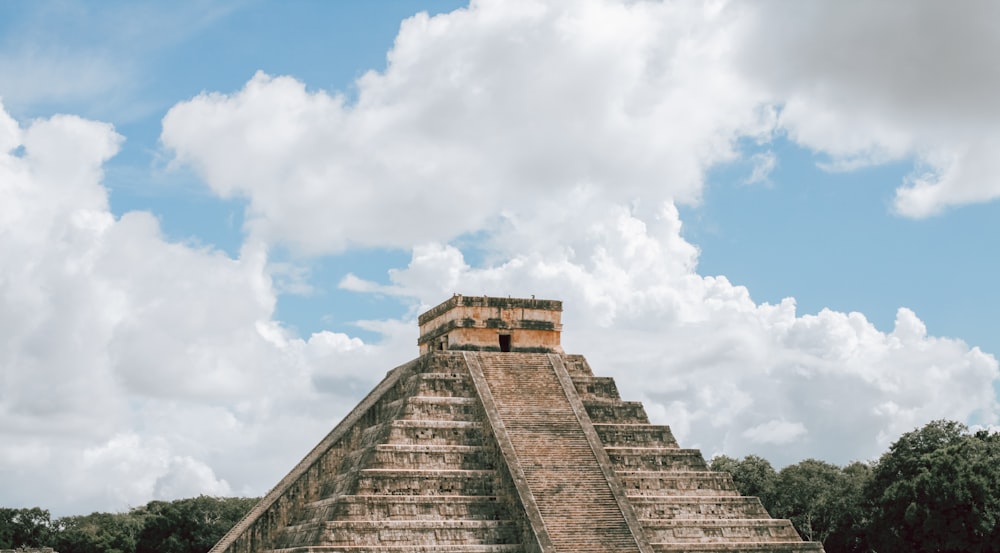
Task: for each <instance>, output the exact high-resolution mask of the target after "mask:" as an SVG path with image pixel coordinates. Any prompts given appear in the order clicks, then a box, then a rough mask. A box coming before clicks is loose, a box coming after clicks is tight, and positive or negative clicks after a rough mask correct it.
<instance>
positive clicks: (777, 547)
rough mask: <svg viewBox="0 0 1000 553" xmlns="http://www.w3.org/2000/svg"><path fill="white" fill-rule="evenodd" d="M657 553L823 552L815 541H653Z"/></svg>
mask: <svg viewBox="0 0 1000 553" xmlns="http://www.w3.org/2000/svg"><path fill="white" fill-rule="evenodd" d="M651 545H652V546H653V551H656V552H657V553H681V552H683V553H823V546H822V545H821V544H819V543H816V542H803V541H800V542H739V541H731V542H729V543H653V544H651Z"/></svg>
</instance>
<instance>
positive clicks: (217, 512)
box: [135, 495, 257, 553]
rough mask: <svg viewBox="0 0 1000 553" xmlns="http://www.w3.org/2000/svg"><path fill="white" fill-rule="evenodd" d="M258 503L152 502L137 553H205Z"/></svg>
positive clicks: (210, 500) (233, 499)
mask: <svg viewBox="0 0 1000 553" xmlns="http://www.w3.org/2000/svg"><path fill="white" fill-rule="evenodd" d="M256 503H257V500H256V499H251V498H240V497H230V498H217V497H208V496H204V495H203V496H199V497H195V498H191V499H180V500H177V501H172V502H169V503H168V502H164V501H151V502H150V503H148V504H147V505H146V506H145V507H144V508H141V509H140V510H141V511H142V514H144V516H145V517H146V518H145V523H144V525H143V528H142V532H140V534H139V538H138V541H137V543H136V548H135V550H136V553H204V552H206V551H208V550H209V549H211V548H212V546H213V545H215V543H216V542H217V541H219V539H221V538H222V536H223V534H225V533H226V532H227V531H228V530H229V529H230V528H231V527H232V526H233V525H234V524H236V522H237V521H239V520H240V519H241V518H242V517H243V515H244V514H246V512H247V511H249V510H250V508H251V507H253V505H254V504H256Z"/></svg>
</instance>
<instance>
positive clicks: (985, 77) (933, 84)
mask: <svg viewBox="0 0 1000 553" xmlns="http://www.w3.org/2000/svg"><path fill="white" fill-rule="evenodd" d="M743 13H744V16H745V17H746V20H747V22H748V24H747V25H746V26H745V27H742V28H741V29H740V30H741V31H743V32H745V33H746V34H744V35H743V36H742V38H741V39H740V40H739V43H740V46H741V47H740V48H739V49H736V50H734V52H735V53H736V56H737V59H738V61H736V62H735V63H734V64H733V66H734V67H737V68H739V70H740V72H741V73H742V74H744V75H745V76H746V78H748V79H751V80H753V81H754V82H756V83H757V84H758V86H761V87H764V88H766V89H767V91H768V95H769V96H770V97H771V98H772V100H771V102H773V103H774V104H776V105H778V106H780V108H781V115H780V117H779V126H780V128H782V129H783V130H784V131H785V132H787V133H788V136H789V137H790V138H791V139H793V140H795V141H796V142H798V143H799V144H802V145H804V146H807V147H809V148H812V149H814V150H816V151H817V152H820V153H823V154H826V155H828V156H829V157H830V158H831V162H830V163H829V167H831V168H834V169H841V170H849V169H851V168H854V167H858V166H863V165H870V164H878V163H882V162H885V161H890V160H901V159H913V160H915V161H916V168H915V170H914V172H913V174H912V175H910V177H909V178H908V179H907V180H906V182H904V183H901V185H900V186H899V188H898V189H897V191H896V200H895V204H894V207H895V210H896V211H897V212H898V213H900V214H902V215H905V216H908V217H926V216H929V215H933V214H936V213H939V212H940V211H942V210H943V209H945V208H947V207H949V206H955V205H962V204H968V203H975V202H982V201H987V200H991V199H994V198H996V197H997V196H1000V179H998V178H997V177H996V175H997V174H1000V171H998V169H1000V166H998V162H997V160H996V156H995V155H993V152H995V151H996V148H995V146H996V144H997V142H998V140H1000V133H998V131H997V129H998V128H1000V126H998V123H1000V109H998V107H997V103H996V101H995V100H994V99H995V98H996V97H997V96H998V95H1000V69H998V68H997V64H996V63H995V62H994V59H993V58H994V55H993V53H994V52H996V51H997V49H998V48H1000V35H998V34H997V33H996V30H995V28H994V25H993V24H992V22H993V21H996V20H997V18H998V17H1000V6H998V5H997V4H996V3H995V2H989V1H987V0H982V1H973V2H967V3H965V4H963V5H962V7H961V9H955V6H952V5H947V4H942V3H940V2H933V1H930V0H920V1H917V2H881V3H879V5H877V6H873V5H871V4H870V3H867V2H859V1H854V0H851V1H846V2H824V3H820V4H806V3H797V4H794V5H789V4H788V3H785V2H759V3H757V4H756V5H755V7H754V9H750V10H745V11H744V12H743Z"/></svg>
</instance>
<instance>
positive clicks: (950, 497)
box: [866, 421, 1000, 553]
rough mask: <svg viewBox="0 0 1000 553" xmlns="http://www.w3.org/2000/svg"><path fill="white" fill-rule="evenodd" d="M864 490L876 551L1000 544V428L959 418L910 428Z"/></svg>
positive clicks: (976, 550)
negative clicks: (976, 426)
mask: <svg viewBox="0 0 1000 553" xmlns="http://www.w3.org/2000/svg"><path fill="white" fill-rule="evenodd" d="M866 496H867V498H868V501H869V503H870V508H871V525H870V535H871V536H872V541H873V544H874V545H875V548H876V550H878V551H914V552H924V551H938V552H960V551H961V552H966V553H988V552H1000V435H998V434H995V433H989V432H978V433H976V434H974V435H970V434H969V433H968V429H967V428H966V427H965V425H963V424H961V423H957V422H953V421H934V422H931V423H928V424H927V425H926V426H924V427H923V428H920V429H918V430H914V431H912V432H908V433H906V434H904V435H903V436H902V437H900V438H899V440H897V441H896V442H895V443H894V444H892V446H891V447H890V448H889V451H888V452H887V453H885V454H884V455H883V456H882V457H881V458H880V459H879V461H878V464H877V465H876V466H875V469H874V471H873V474H872V480H871V483H870V485H869V486H868V489H867V490H866Z"/></svg>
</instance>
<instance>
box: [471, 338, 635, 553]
mask: <svg viewBox="0 0 1000 553" xmlns="http://www.w3.org/2000/svg"><path fill="white" fill-rule="evenodd" d="M479 365H480V366H481V367H482V369H483V375H484V376H485V378H486V381H487V384H488V386H489V390H490V393H491V395H492V396H493V400H494V402H495V404H496V408H497V416H498V417H499V418H500V420H502V421H503V424H504V426H505V428H506V430H507V435H508V437H509V439H510V441H511V445H512V446H513V448H514V454H515V455H516V457H517V462H518V464H519V466H520V468H521V470H522V471H523V473H524V478H525V480H526V481H527V486H528V488H529V489H530V490H531V494H532V496H533V497H534V501H535V504H536V506H537V508H538V512H539V513H540V514H541V517H542V521H543V523H544V525H545V529H546V530H547V532H548V534H549V537H550V539H551V540H552V544H553V546H554V547H555V550H556V551H573V552H595V553H596V552H604V551H619V552H625V551H635V552H638V550H639V549H638V546H637V544H636V541H635V538H634V537H633V536H632V534H631V531H630V529H629V527H628V525H627V523H626V521H625V518H624V515H623V514H622V511H621V509H620V507H619V506H618V503H617V501H616V500H615V498H614V495H613V493H612V491H611V487H610V485H609V483H608V480H607V478H606V477H605V476H604V473H603V472H602V470H601V467H600V465H599V463H598V461H597V459H596V457H595V455H594V450H593V449H592V447H591V445H590V442H589V441H588V439H587V436H586V434H584V431H583V428H582V426H581V423H580V420H579V419H578V418H577V415H576V413H575V412H574V410H573V407H572V405H571V403H570V401H569V399H568V398H567V396H566V391H565V390H564V389H563V387H562V384H561V383H560V381H559V378H558V376H557V375H556V372H555V368H554V367H553V366H552V364H551V362H550V360H549V358H548V356H545V355H539V356H523V357H521V356H518V355H517V354H514V355H511V354H483V353H481V354H479Z"/></svg>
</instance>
